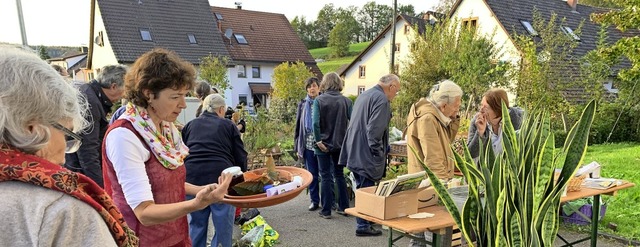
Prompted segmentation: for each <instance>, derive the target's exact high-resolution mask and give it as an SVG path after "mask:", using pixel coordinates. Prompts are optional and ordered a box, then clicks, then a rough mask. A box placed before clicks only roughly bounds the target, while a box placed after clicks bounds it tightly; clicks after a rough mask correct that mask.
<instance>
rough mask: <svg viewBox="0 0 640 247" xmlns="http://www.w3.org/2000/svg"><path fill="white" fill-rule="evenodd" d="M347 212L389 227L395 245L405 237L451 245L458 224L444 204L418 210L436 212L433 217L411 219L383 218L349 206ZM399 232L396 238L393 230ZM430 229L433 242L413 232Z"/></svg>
mask: <svg viewBox="0 0 640 247" xmlns="http://www.w3.org/2000/svg"><path fill="white" fill-rule="evenodd" d="M345 212H346V213H347V214H350V215H353V216H355V217H359V218H362V219H365V220H368V221H371V222H374V223H376V224H380V225H383V226H388V227H389V246H390V247H391V246H393V243H394V242H396V241H398V240H399V239H401V238H403V237H408V238H411V239H415V240H418V241H421V242H424V243H427V244H430V245H431V246H445V247H448V246H451V234H452V232H453V226H454V225H455V224H456V223H455V221H453V218H452V217H451V214H449V212H448V211H447V209H446V208H445V207H444V206H431V207H426V208H421V209H419V210H418V212H426V213H432V214H434V216H433V217H431V218H424V219H411V218H409V217H401V218H395V219H389V220H381V219H378V218H375V217H372V216H369V215H366V214H361V213H358V212H357V211H356V209H355V208H348V209H346V210H345ZM394 231H395V232H396V233H399V234H400V236H398V237H396V238H394V237H393V232H394ZM426 231H430V232H432V233H433V239H432V240H431V242H429V241H427V240H425V239H424V238H423V237H422V238H418V237H415V236H412V235H411V234H421V236H423V235H422V233H424V232H426Z"/></svg>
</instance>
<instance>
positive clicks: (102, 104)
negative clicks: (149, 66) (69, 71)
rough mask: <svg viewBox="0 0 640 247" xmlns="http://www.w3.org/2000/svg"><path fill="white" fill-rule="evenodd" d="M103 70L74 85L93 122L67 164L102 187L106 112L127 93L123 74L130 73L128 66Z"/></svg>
mask: <svg viewBox="0 0 640 247" xmlns="http://www.w3.org/2000/svg"><path fill="white" fill-rule="evenodd" d="M101 71H102V73H101V74H100V75H99V76H98V78H96V79H95V80H91V81H90V82H89V83H76V84H75V86H76V87H77V88H78V90H80V93H82V95H84V97H85V98H86V99H87V103H88V104H89V114H87V117H86V120H87V121H88V122H90V123H91V127H89V128H88V129H86V130H85V131H84V132H83V133H81V134H80V136H82V145H81V146H80V149H78V151H77V152H75V153H71V154H67V155H66V157H65V159H66V161H65V167H66V168H67V169H69V170H72V171H75V172H79V173H82V174H84V175H86V176H87V177H89V178H91V179H93V181H95V182H96V183H97V184H98V185H100V187H103V178H102V154H101V149H102V139H104V133H105V132H106V131H107V127H108V125H109V120H107V114H108V113H109V112H111V107H112V106H113V103H114V102H116V101H118V100H120V99H121V98H122V95H123V94H124V75H125V74H126V73H127V67H125V66H123V65H107V66H105V67H103V68H102V70H101Z"/></svg>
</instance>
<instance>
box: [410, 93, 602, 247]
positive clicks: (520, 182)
mask: <svg viewBox="0 0 640 247" xmlns="http://www.w3.org/2000/svg"><path fill="white" fill-rule="evenodd" d="M502 112H503V113H502V116H503V117H504V118H505V119H504V120H503V121H502V123H503V126H502V128H503V134H502V135H503V138H502V145H503V150H504V151H503V152H502V153H501V154H499V155H497V156H496V155H494V152H493V150H491V145H486V149H484V150H483V152H481V154H480V158H479V161H478V164H476V163H475V162H474V161H473V159H472V158H471V155H470V153H469V151H468V149H467V146H466V145H464V151H465V152H464V156H460V155H458V154H457V153H455V152H454V155H455V158H456V165H457V167H458V169H460V171H461V172H462V174H464V177H465V179H466V180H467V181H468V184H469V196H468V199H467V201H466V202H465V203H464V205H463V207H462V211H460V210H458V208H457V207H456V205H455V204H454V201H453V200H452V197H451V195H450V194H449V193H448V192H447V189H446V187H445V186H444V185H443V183H442V182H441V181H440V180H438V179H437V178H436V177H435V175H434V174H433V173H432V172H431V170H429V168H428V167H427V166H426V165H425V164H424V163H422V166H423V167H424V169H425V170H426V172H427V175H428V176H429V179H430V180H431V183H432V184H433V185H434V186H435V189H436V192H437V193H438V195H439V197H440V199H441V200H442V201H443V204H444V205H445V207H446V208H447V210H448V211H449V212H450V213H451V215H452V217H453V219H454V221H455V222H456V224H457V225H458V226H459V227H460V229H461V231H462V233H463V235H464V238H465V239H466V240H467V242H468V243H469V245H470V246H474V245H477V246H553V242H554V241H555V239H556V234H557V232H558V226H559V222H558V209H559V207H560V197H561V195H562V192H563V190H564V189H565V187H566V186H567V182H568V181H569V179H570V178H572V177H573V175H574V174H575V172H576V170H577V168H578V166H579V164H580V162H581V161H582V158H583V156H584V153H585V151H586V148H587V140H588V137H589V129H590V127H591V123H592V122H593V118H594V115H595V102H594V101H591V102H589V103H588V104H587V106H586V107H585V108H584V110H583V112H582V115H581V117H580V119H579V120H578V122H577V123H576V124H575V125H574V126H573V128H571V131H570V132H569V134H568V135H567V138H566V140H565V143H564V146H563V148H562V149H560V150H556V149H555V142H554V136H553V133H552V132H551V130H550V125H551V124H550V117H549V114H548V113H547V112H545V111H533V112H530V114H528V116H527V117H526V120H525V121H524V123H523V125H522V128H521V129H520V131H519V132H518V133H516V131H515V130H514V128H513V126H512V124H511V120H510V119H509V114H508V112H507V107H506V106H505V105H503V106H502ZM411 149H412V152H414V155H415V150H413V148H411ZM555 168H562V172H561V173H560V177H559V178H558V181H557V182H554V178H553V175H554V174H553V173H554V170H555ZM434 178H436V179H434Z"/></svg>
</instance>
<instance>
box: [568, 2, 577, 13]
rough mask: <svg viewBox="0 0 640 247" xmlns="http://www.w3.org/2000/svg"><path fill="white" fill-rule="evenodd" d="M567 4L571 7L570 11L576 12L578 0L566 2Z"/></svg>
mask: <svg viewBox="0 0 640 247" xmlns="http://www.w3.org/2000/svg"><path fill="white" fill-rule="evenodd" d="M567 4H568V5H569V7H571V11H573V12H576V8H577V7H578V0H567Z"/></svg>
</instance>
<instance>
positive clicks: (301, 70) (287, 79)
mask: <svg viewBox="0 0 640 247" xmlns="http://www.w3.org/2000/svg"><path fill="white" fill-rule="evenodd" d="M311 76H313V73H311V71H310V70H309V68H308V67H307V66H306V65H305V64H304V63H303V62H301V61H297V62H295V63H288V62H284V63H281V64H280V65H278V66H276V67H275V69H273V76H272V78H271V80H272V81H273V99H272V100H271V104H270V106H269V117H270V118H271V119H272V120H274V121H277V122H280V123H291V122H292V121H295V116H296V110H297V109H296V106H297V102H298V101H300V100H301V99H302V98H304V97H305V96H306V95H307V92H306V91H305V90H304V81H305V80H306V79H307V78H309V77H311Z"/></svg>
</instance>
